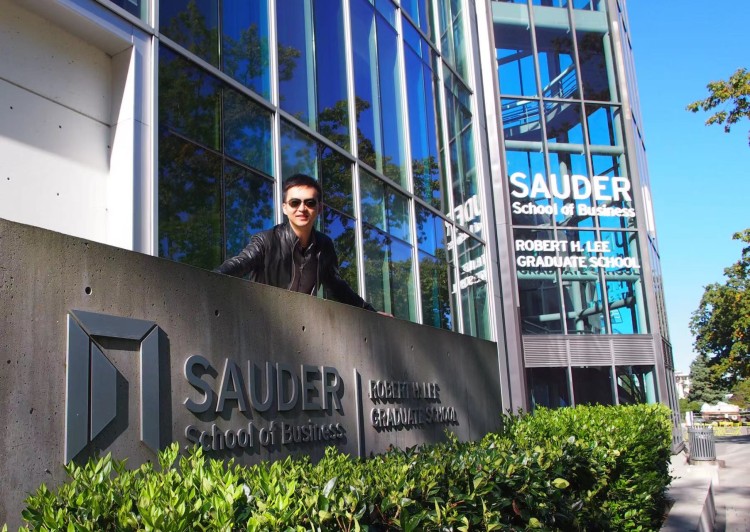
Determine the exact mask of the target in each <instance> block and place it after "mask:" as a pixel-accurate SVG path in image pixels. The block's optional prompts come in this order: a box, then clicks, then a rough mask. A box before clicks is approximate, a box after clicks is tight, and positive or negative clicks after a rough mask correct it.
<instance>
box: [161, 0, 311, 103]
mask: <svg viewBox="0 0 750 532" xmlns="http://www.w3.org/2000/svg"><path fill="white" fill-rule="evenodd" d="M162 32H163V33H164V34H165V35H167V36H168V37H169V38H170V39H172V40H174V41H175V42H177V43H179V44H181V45H182V46H184V47H185V48H187V49H188V50H190V51H191V52H193V53H194V54H196V55H197V56H198V57H201V58H203V59H204V60H206V61H207V62H208V63H210V64H212V65H214V66H217V67H219V66H220V65H219V57H218V54H219V46H218V40H219V35H218V28H216V27H212V28H209V27H208V24H207V21H206V17H205V16H204V15H203V13H201V12H200V9H199V8H198V5H197V2H196V0H190V1H189V2H188V3H187V5H186V6H185V9H184V10H183V11H181V12H180V13H178V14H177V15H176V16H174V17H172V18H171V19H169V21H168V22H167V23H166V24H164V25H163V26H162ZM221 48H222V60H223V65H222V66H220V68H222V70H223V71H224V72H226V73H227V74H228V75H230V76H231V77H232V78H234V79H236V80H237V81H239V82H240V83H242V84H244V85H246V86H247V87H250V88H252V89H255V90H257V91H258V92H259V93H261V94H263V93H264V92H266V90H265V87H263V82H264V80H265V79H267V78H268V76H269V59H268V38H267V37H265V36H262V35H261V31H260V28H259V27H258V24H257V23H252V24H249V25H248V26H247V27H246V28H245V29H243V30H241V31H240V35H239V38H237V39H235V38H233V37H232V36H230V35H227V34H224V35H223V36H222V43H221ZM300 55H301V52H300V51H299V50H297V49H296V48H294V47H292V46H284V45H280V46H279V49H278V62H279V66H278V70H279V79H280V80H281V81H287V80H290V79H291V78H292V74H293V71H294V68H295V66H296V60H297V59H298V58H299V57H300ZM263 95H264V96H266V97H267V96H268V95H267V94H263Z"/></svg>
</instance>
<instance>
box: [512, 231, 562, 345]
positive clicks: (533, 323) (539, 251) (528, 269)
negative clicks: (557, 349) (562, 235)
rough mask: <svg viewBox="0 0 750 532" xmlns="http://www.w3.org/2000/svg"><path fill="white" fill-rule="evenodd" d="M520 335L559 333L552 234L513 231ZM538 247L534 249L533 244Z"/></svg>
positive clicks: (556, 281) (557, 289)
mask: <svg viewBox="0 0 750 532" xmlns="http://www.w3.org/2000/svg"><path fill="white" fill-rule="evenodd" d="M513 235H514V247H515V259H516V272H517V275H518V296H519V305H520V310H521V331H522V332H523V333H524V334H560V333H562V332H563V325H562V314H561V312H562V304H561V303H560V285H559V283H558V267H557V266H556V263H555V261H554V259H555V257H557V256H558V254H557V252H556V251H555V246H557V244H554V245H553V244H549V245H546V246H545V245H544V243H545V242H551V243H555V242H556V239H555V233H554V231H552V230H550V229H514V230H513ZM538 242H539V243H541V245H538V244H537V243H538Z"/></svg>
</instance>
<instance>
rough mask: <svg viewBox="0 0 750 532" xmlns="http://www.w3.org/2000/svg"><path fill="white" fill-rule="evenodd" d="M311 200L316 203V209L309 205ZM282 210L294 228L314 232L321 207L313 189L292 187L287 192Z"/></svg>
mask: <svg viewBox="0 0 750 532" xmlns="http://www.w3.org/2000/svg"><path fill="white" fill-rule="evenodd" d="M311 200H312V201H314V202H315V206H314V207H311V206H310V205H308V204H309V203H311ZM306 202H307V204H306ZM282 209H283V211H284V214H286V216H287V218H289V223H290V224H291V225H292V227H294V228H296V229H298V230H300V231H304V232H307V231H312V229H313V227H314V225H315V219H316V218H317V217H318V214H320V209H321V205H320V201H319V199H318V196H317V193H316V192H315V189H314V188H313V187H306V186H301V187H291V188H290V189H288V190H287V191H286V198H285V199H284V205H283V206H282Z"/></svg>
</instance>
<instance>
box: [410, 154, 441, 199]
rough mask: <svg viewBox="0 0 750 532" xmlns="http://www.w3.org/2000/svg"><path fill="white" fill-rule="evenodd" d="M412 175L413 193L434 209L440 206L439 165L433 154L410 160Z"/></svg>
mask: <svg viewBox="0 0 750 532" xmlns="http://www.w3.org/2000/svg"><path fill="white" fill-rule="evenodd" d="M411 171H412V176H413V177H414V194H416V195H417V197H419V198H422V199H423V200H424V201H426V202H428V203H429V204H430V205H432V206H433V207H435V208H436V209H439V208H440V206H441V205H440V198H441V197H442V191H441V189H440V166H439V165H438V162H437V159H436V158H435V156H434V155H430V156H429V157H425V158H423V159H414V160H412V162H411Z"/></svg>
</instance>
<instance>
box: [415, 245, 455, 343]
mask: <svg viewBox="0 0 750 532" xmlns="http://www.w3.org/2000/svg"><path fill="white" fill-rule="evenodd" d="M441 254H442V257H435V256H433V255H429V254H427V253H424V252H422V251H420V252H419V282H420V285H421V286H420V296H421V298H422V323H424V324H425V325H432V326H433V327H440V328H441V329H448V330H451V329H452V328H453V308H452V306H451V298H450V290H449V288H448V280H449V277H448V263H447V261H446V260H445V253H444V252H443V253H441Z"/></svg>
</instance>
